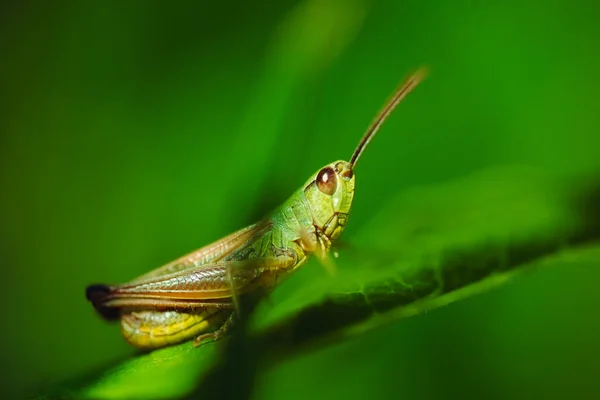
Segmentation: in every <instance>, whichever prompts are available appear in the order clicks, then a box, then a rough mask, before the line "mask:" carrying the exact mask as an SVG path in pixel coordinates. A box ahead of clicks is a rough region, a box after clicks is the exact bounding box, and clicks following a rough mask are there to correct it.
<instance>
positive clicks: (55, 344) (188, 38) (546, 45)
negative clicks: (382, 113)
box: [0, 0, 600, 399]
mask: <svg viewBox="0 0 600 400" xmlns="http://www.w3.org/2000/svg"><path fill="white" fill-rule="evenodd" d="M598 21H600V9H599V7H598V5H597V4H596V3H595V2H592V1H584V0H578V1H566V0H563V1H539V0H534V1H530V2H523V1H502V2H499V1H497V2H476V1H461V0H459V1H453V2H424V1H416V0H412V1H398V0H381V1H375V0H373V1H368V0H347V1H343V0H302V1H298V0H280V1H277V2H274V1H260V0H256V1H253V2H246V1H229V2H216V1H213V2H210V1H179V2H161V1H139V2H135V1H131V2H79V3H77V2H74V3H69V2H64V3H63V2H17V1H12V2H11V1H8V2H3V3H2V6H1V8H0V32H2V34H1V36H0V45H1V49H2V52H1V55H0V82H1V101H2V107H1V108H0V113H2V116H1V120H0V127H1V134H2V135H1V138H0V156H1V157H0V164H1V170H0V173H1V178H0V179H1V181H0V183H1V187H2V196H1V202H2V204H1V210H2V214H3V215H2V231H1V232H2V237H1V239H2V240H1V241H0V246H1V249H2V283H3V288H2V290H1V295H0V296H1V299H2V305H3V312H2V313H3V316H2V318H3V323H2V330H1V333H0V335H1V340H0V346H1V347H0V351H1V354H2V360H3V361H2V369H3V371H2V379H1V380H2V382H3V383H2V393H1V394H2V397H3V398H5V397H8V398H20V397H24V396H28V395H31V394H32V393H34V392H35V391H36V390H38V389H40V388H44V387H52V386H53V385H57V384H60V382H63V381H65V380H68V379H72V378H74V377H77V376H80V375H82V374H86V373H88V372H90V371H93V370H95V369H98V368H101V367H102V366H103V365H107V364H110V363H113V362H114V361H115V360H119V359H123V358H126V357H127V356H128V355H131V354H133V353H134V350H133V349H132V348H130V347H129V346H128V345H127V344H126V343H125V342H124V341H123V340H122V338H121V337H120V334H119V329H118V327H117V326H114V325H108V324H106V323H104V322H103V321H101V320H100V319H99V318H98V317H97V316H96V315H95V314H94V312H93V310H92V308H91V307H90V305H89V304H88V303H87V302H86V301H85V298H84V288H85V286H86V285H87V284H90V283H93V282H122V281H126V280H128V279H131V278H132V277H135V276H136V275H138V274H140V273H142V272H145V271H147V270H148V269H150V268H153V267H156V266H158V265H160V264H162V263H164V262H167V261H169V260H170V259H173V258H175V257H177V256H179V255H181V254H183V253H185V252H188V251H190V250H193V249H194V248H197V247H200V246H201V245H203V244H205V243H208V242H210V241H212V240H215V239H217V238H219V237H221V236H223V235H225V234H227V233H229V232H231V231H233V230H234V229H237V228H240V227H242V226H244V225H246V224H248V223H251V222H253V221H254V220H255V219H257V218H259V217H260V216H261V215H263V214H264V213H265V212H267V211H268V210H269V209H270V208H272V207H273V206H275V205H277V204H279V203H280V202H281V201H283V200H284V199H285V198H286V197H287V196H288V195H289V194H290V193H291V192H292V191H293V190H295V189H296V188H298V187H299V186H300V185H301V184H302V183H304V181H305V180H306V179H307V177H308V176H309V175H310V174H312V173H313V172H314V171H316V170H317V169H318V168H319V167H320V166H321V165H323V164H325V163H327V162H330V161H332V160H335V159H347V158H349V156H350V154H351V152H352V150H353V148H354V146H355V145H356V143H357V141H358V139H359V138H360V136H361V135H362V133H363V130H364V128H365V127H366V126H367V125H368V123H369V122H370V120H371V119H372V117H373V116H374V115H375V112H376V111H377V110H378V109H379V107H380V106H381V105H382V103H383V101H384V99H386V97H387V96H388V95H389V94H390V93H391V91H392V89H393V88H394V87H395V86H396V85H397V83H398V82H399V81H400V80H401V78H402V77H403V76H405V75H406V74H407V73H408V72H410V71H411V70H413V69H414V68H416V67H418V66H420V65H423V64H426V65H428V66H429V67H430V69H431V74H430V77H429V78H428V80H427V81H426V82H425V83H424V84H423V85H422V86H421V87H419V88H418V90H416V91H415V93H414V94H412V95H411V96H410V98H409V99H408V100H407V101H406V102H405V103H404V104H402V105H401V107H400V109H399V110H398V111H397V112H396V113H395V114H394V115H393V116H392V117H391V118H390V119H389V121H388V123H387V124H386V125H385V127H384V129H383V130H382V132H381V135H380V136H378V137H377V139H376V140H375V141H374V142H373V144H372V146H371V147H370V148H369V149H368V152H367V153H365V155H364V156H363V158H362V159H361V163H360V167H359V170H358V171H357V180H358V182H357V185H358V186H357V195H356V200H355V207H354V211H353V216H352V222H351V224H350V226H349V228H348V230H347V235H348V236H349V237H351V236H352V234H353V232H358V231H359V230H360V227H361V226H362V225H363V224H365V223H366V222H367V221H368V220H369V218H370V215H372V213H373V210H377V209H378V207H380V206H381V205H382V204H383V203H384V202H385V199H386V198H389V197H390V196H392V195H393V194H395V193H398V192H400V191H403V190H405V189H407V188H410V187H412V186H414V185H421V184H435V183H438V182H446V181H448V180H452V179H456V178H460V177H462V176H464V175H466V174H469V173H472V172H474V171H478V170H481V169H485V168H489V167H493V166H498V165H512V164H524V165H530V166H534V167H537V168H540V169H543V170H545V171H547V172H549V173H551V174H556V175H557V176H566V175H570V174H573V175H577V174H581V175H585V174H589V173H593V172H594V171H598V169H599V168H600V156H599V153H600V134H599V128H600V112H599V106H598V95H597V93H598V89H599V88H600V86H599V83H600V75H598V73H597V72H598V71H599V70H600V24H598ZM598 270H599V266H598V265H595V264H594V263H587V264H586V263H581V264H578V265H573V266H572V268H570V269H558V268H557V269H548V270H544V271H540V272H539V273H536V274H532V275H528V276H526V277H523V278H521V279H519V280H517V281H515V282H513V283H511V284H510V285H507V286H505V287H503V288H500V289H498V290H495V291H492V292H489V293H486V294H484V295H482V296H479V297H475V298H472V299H469V300H466V301H463V302H460V303H458V304H455V305H452V306H451V307H445V308H443V309H439V310H436V311H435V312H430V313H427V314H425V315H423V316H420V317H417V318H412V319H408V320H405V321H402V322H400V323H397V324H395V325H391V326H388V327H386V328H384V329H381V330H378V331H375V332H372V333H369V334H366V335H364V336H363V337H361V338H357V339H355V340H352V341H350V342H346V343H341V344H339V345H336V346H333V347H331V348H328V349H326V350H322V351H319V352H316V353H311V354H309V355H306V356H303V357H299V358H296V359H293V360H290V361H288V362H285V363H283V364H280V365H279V366H277V367H275V368H272V369H270V370H268V371H265V374H263V375H262V376H261V377H260V381H259V385H258V387H257V391H256V393H255V396H256V398H283V397H286V398H308V397H309V396H310V397H313V396H314V397H317V398H337V397H342V396H343V397H345V398H365V397H369V398H387V397H391V396H394V397H402V398H411V399H441V398H457V399H458V398H471V397H472V398H483V397H485V398H498V399H504V398H534V397H535V398H537V397H539V398H552V397H554V398H581V399H584V398H598V396H599V395H600V382H599V381H598V379H597V378H598V371H600V340H598V338H600V317H599V316H598V314H599V313H598V307H599V306H600V295H598V288H597V287H598V279H600V272H599V271H598ZM232 379H233V378H232Z"/></svg>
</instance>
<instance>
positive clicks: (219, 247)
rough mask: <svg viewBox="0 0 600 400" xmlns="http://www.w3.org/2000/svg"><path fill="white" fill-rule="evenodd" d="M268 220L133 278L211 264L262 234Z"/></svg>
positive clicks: (142, 277) (144, 278) (151, 276)
mask: <svg viewBox="0 0 600 400" xmlns="http://www.w3.org/2000/svg"><path fill="white" fill-rule="evenodd" d="M271 225H272V223H271V222H270V221H263V222H259V223H257V224H254V225H250V226H248V227H246V228H243V229H240V230H239V231H236V232H234V233H232V234H230V235H228V236H225V237H224V238H222V239H220V240H218V241H216V242H214V243H211V244H209V245H206V246H204V247H202V248H201V249H198V250H196V251H193V252H191V253H189V254H186V255H185V256H183V257H180V258H178V259H177V260H175V261H172V262H170V263H168V264H165V265H163V266H162V267H159V268H157V269H155V270H152V271H150V272H148V273H146V274H144V275H142V276H140V277H138V278H136V279H135V280H134V282H140V281H144V280H147V279H149V278H153V277H157V276H163V275H167V274H171V273H174V272H178V271H185V270H188V269H192V268H197V267H200V266H202V265H206V264H211V263H215V262H218V261H220V260H222V259H223V258H225V257H227V256H228V255H229V254H231V253H232V252H234V251H235V250H238V249H240V248H242V247H243V246H245V245H247V244H249V243H252V242H253V241H254V240H255V239H257V238H259V237H260V236H262V235H263V234H264V233H265V232H266V231H267V230H269V229H270V228H271Z"/></svg>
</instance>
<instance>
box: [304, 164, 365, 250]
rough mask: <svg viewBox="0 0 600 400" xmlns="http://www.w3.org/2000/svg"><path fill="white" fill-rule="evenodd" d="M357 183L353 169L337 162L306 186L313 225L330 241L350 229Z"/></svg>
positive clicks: (327, 166) (326, 167)
mask: <svg viewBox="0 0 600 400" xmlns="http://www.w3.org/2000/svg"><path fill="white" fill-rule="evenodd" d="M354 181H355V176H354V171H353V170H352V165H351V164H350V163H348V162H346V161H336V162H333V163H331V164H328V165H326V166H324V167H323V168H321V169H320V170H319V172H317V173H316V174H314V175H313V176H312V177H311V178H310V179H309V180H308V182H307V183H306V185H305V186H304V195H305V197H306V200H307V201H308V204H309V206H310V209H311V212H312V215H313V222H314V224H315V225H316V226H317V227H318V228H320V229H321V231H322V232H323V233H324V234H325V235H326V236H327V237H328V238H329V239H334V240H335V239H337V238H338V237H339V236H340V234H341V233H342V231H343V230H344V227H345V226H346V222H347V219H348V213H349V212H350V207H351V206H352V200H353V199H354Z"/></svg>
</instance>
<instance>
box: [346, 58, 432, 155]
mask: <svg viewBox="0 0 600 400" xmlns="http://www.w3.org/2000/svg"><path fill="white" fill-rule="evenodd" d="M426 76H427V69H426V68H419V69H418V70H417V71H416V72H415V73H413V74H412V75H410V76H409V77H408V78H407V79H406V80H405V81H404V82H402V84H401V85H400V87H399V88H398V89H397V90H396V91H395V92H394V95H393V96H392V98H391V99H390V100H388V102H387V103H386V105H385V107H383V109H382V110H381V111H380V112H379V114H378V115H377V117H376V118H375V119H374V120H373V122H372V123H371V126H369V128H368V129H367V131H366V132H365V135H364V136H363V137H362V139H360V142H359V143H358V146H357V147H356V150H354V153H353V154H352V158H351V159H350V166H351V167H354V166H355V165H356V163H357V162H358V158H359V157H360V155H361V154H362V153H363V151H364V149H365V148H366V147H367V145H368V144H369V142H370V141H371V139H373V136H375V134H376V133H377V131H378V130H379V128H380V127H381V125H382V124H383V122H384V121H385V120H386V118H387V117H388V115H390V113H391V112H392V111H394V108H396V106H397V105H398V103H400V102H401V101H402V100H403V99H404V98H405V97H406V95H407V94H409V93H410V92H411V90H413V89H414V88H415V87H416V86H417V85H418V84H419V83H421V81H422V80H423V79H424V78H425V77H426Z"/></svg>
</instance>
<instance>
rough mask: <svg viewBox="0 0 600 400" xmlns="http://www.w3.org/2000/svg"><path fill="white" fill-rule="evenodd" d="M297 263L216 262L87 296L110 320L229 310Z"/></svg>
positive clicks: (104, 288) (94, 289)
mask: <svg viewBox="0 0 600 400" xmlns="http://www.w3.org/2000/svg"><path fill="white" fill-rule="evenodd" d="M294 262H295V261H294V259H293V258H289V257H281V258H260V259H252V260H245V261H226V262H217V263H212V264H205V265H201V266H200V267H195V268H190V269H186V270H182V271H177V272H172V273H170V274H166V275H161V276H153V277H149V278H147V279H144V280H139V279H138V280H136V281H134V282H131V283H128V284H124V285H120V286H108V285H92V286H90V287H88V288H87V292H86V295H87V298H88V300H89V301H91V302H92V304H93V305H94V307H95V308H96V309H97V310H98V312H99V313H100V314H101V315H103V316H104V317H105V318H108V319H112V318H114V317H116V316H118V312H116V310H115V309H118V308H123V307H143V308H151V309H155V308H159V307H160V308H168V307H172V308H194V307H208V306H211V307H230V306H231V305H232V297H233V296H234V294H235V295H238V294H243V293H246V292H248V291H250V290H252V289H253V288H255V287H256V286H260V285H262V284H264V282H263V279H262V278H266V279H270V278H273V279H274V277H275V275H276V271H277V270H279V269H280V268H288V267H289V266H291V265H292V264H293V263H294ZM265 272H274V273H271V274H265Z"/></svg>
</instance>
